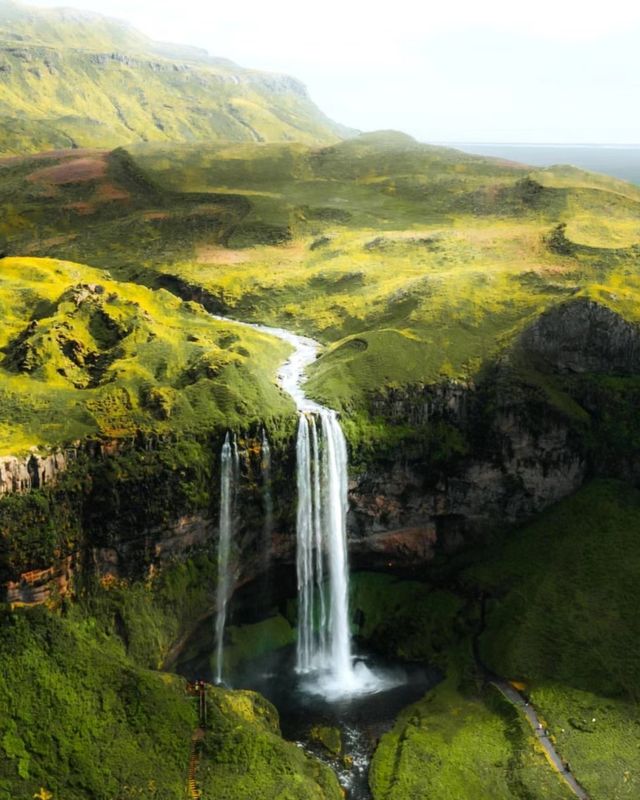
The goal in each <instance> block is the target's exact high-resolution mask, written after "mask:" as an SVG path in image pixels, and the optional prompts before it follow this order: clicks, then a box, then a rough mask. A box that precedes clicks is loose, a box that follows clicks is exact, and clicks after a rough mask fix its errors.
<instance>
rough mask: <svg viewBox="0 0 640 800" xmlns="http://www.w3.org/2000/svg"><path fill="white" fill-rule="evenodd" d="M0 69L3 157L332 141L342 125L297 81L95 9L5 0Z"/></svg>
mask: <svg viewBox="0 0 640 800" xmlns="http://www.w3.org/2000/svg"><path fill="white" fill-rule="evenodd" d="M79 43H81V46H79ZM0 68H2V76H3V79H2V83H1V85H0V117H1V118H2V122H1V123H0V153H25V152H38V151H39V150H45V149H51V148H58V147H70V146H74V147H75V146H79V147H85V146H94V145H99V146H103V147H104V146H110V147H113V146H116V145H117V144H124V143H130V142H136V141H165V142H166V141H170V142H179V141H197V140H203V141H217V140H229V141H291V140H298V141H304V142H308V143H315V142H331V141H335V140H336V139H337V138H338V135H339V130H340V129H339V126H337V125H336V124H335V123H333V122H332V121H331V120H329V119H328V118H327V117H325V116H324V114H322V112H320V111H319V109H318V108H317V107H316V106H315V105H314V104H313V103H312V102H311V100H310V99H309V97H308V96H307V94H306V92H305V90H304V88H303V87H302V86H301V85H300V84H298V83H297V82H296V81H294V80H293V79H291V78H288V77H285V76H280V75H269V74H266V73H260V72H256V71H252V70H246V69H242V68H241V67H238V66H236V65H235V64H232V63H231V62H228V61H224V60H222V59H214V58H209V57H207V56H206V54H205V53H203V52H202V51H198V50H196V49H195V48H188V47H180V46H177V45H163V44H159V43H155V42H152V41H151V40H149V39H147V38H146V37H144V36H142V35H141V34H139V33H137V32H136V31H135V30H133V29H131V28H129V27H128V26H127V25H125V24H121V23H118V22H117V21H114V20H110V19H108V18H105V17H101V16H99V15H97V14H86V13H82V12H75V11H73V10H71V11H70V10H68V9H67V10H60V9H36V8H33V7H28V6H22V5H19V4H15V3H12V2H6V0H3V1H2V2H1V3H0ZM70 86H73V91H70V90H69V87H70Z"/></svg>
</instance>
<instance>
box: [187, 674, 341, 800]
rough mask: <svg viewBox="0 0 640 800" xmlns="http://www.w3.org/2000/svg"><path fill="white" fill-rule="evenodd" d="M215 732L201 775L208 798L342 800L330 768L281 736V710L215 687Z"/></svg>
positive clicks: (205, 749) (208, 740)
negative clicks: (278, 720) (279, 725)
mask: <svg viewBox="0 0 640 800" xmlns="http://www.w3.org/2000/svg"><path fill="white" fill-rule="evenodd" d="M208 713H209V717H210V719H211V720H212V730H211V732H209V733H208V734H207V736H206V737H205V739H204V742H203V754H204V757H205V763H204V764H203V765H202V766H201V768H200V771H199V779H200V781H201V785H202V789H203V793H204V796H205V797H207V796H215V797H216V798H220V800H236V798H238V800H239V798H247V797H251V798H256V800H272V798H273V800H340V798H342V796H343V794H342V790H341V789H340V787H339V786H338V781H337V779H336V777H335V775H334V773H333V772H332V771H331V770H330V769H329V767H327V766H325V765H324V764H321V763H320V762H319V761H316V760H315V759H313V758H310V757H308V756H306V755H305V754H304V753H303V751H302V750H301V749H300V748H298V747H297V746H296V745H294V744H291V743H289V742H284V741H283V740H282V739H281V738H280V736H279V735H278V733H279V728H278V722H277V712H276V711H275V709H274V708H273V706H271V704H270V703H268V702H267V701H266V700H265V699H264V698H262V697H260V695H257V694H255V693H254V692H246V691H245V692H234V693H233V694H230V693H228V692H224V691H221V690H219V689H215V688H214V689H211V690H210V692H209V703H208Z"/></svg>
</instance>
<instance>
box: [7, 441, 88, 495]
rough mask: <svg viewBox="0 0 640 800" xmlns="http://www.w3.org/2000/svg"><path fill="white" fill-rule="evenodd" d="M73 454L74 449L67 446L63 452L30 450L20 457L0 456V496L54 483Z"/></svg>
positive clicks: (73, 456) (74, 453)
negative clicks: (30, 451)
mask: <svg viewBox="0 0 640 800" xmlns="http://www.w3.org/2000/svg"><path fill="white" fill-rule="evenodd" d="M75 455H76V450H75V449H74V448H69V449H68V450H66V451H64V452H63V451H52V452H50V453H44V454H42V453H38V452H32V453H31V454H29V455H28V456H22V457H16V456H0V496H2V495H7V494H13V493H16V492H28V491H30V490H31V489H40V488H41V487H43V486H48V485H51V484H52V483H55V481H56V480H57V479H58V477H59V476H60V474H61V473H63V472H64V471H65V470H66V468H67V464H68V462H69V460H73V459H74V458H75Z"/></svg>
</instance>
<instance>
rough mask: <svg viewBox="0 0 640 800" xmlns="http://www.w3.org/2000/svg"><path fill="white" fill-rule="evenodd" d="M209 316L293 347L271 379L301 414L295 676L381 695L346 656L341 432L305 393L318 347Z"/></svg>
mask: <svg viewBox="0 0 640 800" xmlns="http://www.w3.org/2000/svg"><path fill="white" fill-rule="evenodd" d="M215 319H219V320H220V321H222V322H225V323H232V324H234V325H240V326H243V327H246V328H251V329H252V330H254V331H257V332H260V333H263V334H266V335H268V336H275V337H277V338H278V339H280V340H282V341H283V342H286V343H287V344H289V345H291V347H292V352H291V354H290V356H289V358H288V359H287V361H286V362H285V363H284V364H283V365H282V366H281V367H280V369H279V370H278V374H277V379H278V383H279V385H280V387H281V388H282V389H283V390H284V391H285V392H286V393H287V394H289V395H290V397H291V399H292V400H293V401H294V403H295V404H296V407H297V410H298V414H299V421H298V436H297V442H296V456H297V477H296V481H297V489H298V508H297V518H296V540H297V555H296V569H297V578H298V644H297V657H296V666H297V671H298V672H299V673H301V674H303V675H311V676H312V680H311V681H305V683H306V688H307V689H308V690H309V691H312V692H315V693H318V692H319V693H321V694H323V695H324V696H325V697H328V696H330V695H332V696H334V697H339V696H346V695H350V696H353V695H355V694H362V693H365V692H372V691H379V690H380V688H381V687H382V685H383V684H384V681H382V679H381V678H380V677H379V676H378V675H376V674H375V673H373V672H372V671H370V670H369V669H368V668H367V667H366V666H365V665H364V664H362V663H358V664H356V665H355V667H354V665H353V657H352V652H351V636H350V630H349V564H348V555H347V536H346V516H347V488H348V471H347V467H348V460H347V447H346V443H345V438H344V434H343V432H342V428H341V427H340V423H339V421H338V417H337V415H336V413H335V411H333V410H331V409H329V408H326V407H325V406H322V405H320V404H319V403H316V402H315V401H313V400H311V399H310V398H308V397H307V395H306V394H305V391H304V388H303V383H304V376H305V371H306V369H307V368H308V367H309V366H310V365H311V364H312V363H313V362H314V361H315V359H316V358H317V356H318V352H319V350H320V345H319V344H318V342H315V341H314V340H313V339H309V338H307V337H305V336H299V335H297V334H295V333H291V331H287V330H283V329H282V328H271V327H268V326H266V325H254V324H251V323H247V322H240V321H238V320H229V319H227V318H225V317H219V316H216V317H215ZM263 463H264V462H263ZM265 508H266V496H265Z"/></svg>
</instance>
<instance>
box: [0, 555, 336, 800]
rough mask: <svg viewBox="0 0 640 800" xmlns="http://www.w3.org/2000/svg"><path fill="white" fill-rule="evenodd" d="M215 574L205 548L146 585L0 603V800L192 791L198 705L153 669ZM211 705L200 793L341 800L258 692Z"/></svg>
mask: <svg viewBox="0 0 640 800" xmlns="http://www.w3.org/2000/svg"><path fill="white" fill-rule="evenodd" d="M215 569H216V566H215V563H213V562H210V561H208V560H207V559H206V558H204V557H201V558H200V559H196V560H195V561H193V562H191V563H189V564H186V565H184V564H182V565H181V564H175V565H172V566H171V567H169V568H167V569H165V570H164V571H163V572H162V573H161V574H160V575H157V576H156V577H155V578H153V579H150V580H149V581H147V582H144V583H143V582H135V581H133V582H129V581H124V580H120V581H105V582H103V583H102V585H101V586H93V587H92V588H91V590H90V591H89V592H87V591H86V589H87V587H85V592H84V593H83V599H82V600H81V601H80V602H79V603H77V604H75V605H71V606H68V605H67V607H66V608H65V609H64V610H63V613H61V614H60V613H55V612H52V611H50V610H47V609H45V608H42V607H40V608H34V609H17V610H14V611H10V610H8V609H7V608H6V607H5V608H2V609H0V667H1V672H0V798H2V800H10V798H11V799H13V798H16V797H25V798H26V797H32V796H33V795H34V794H36V793H37V792H40V790H41V789H45V790H46V791H48V792H50V793H51V794H52V795H53V798H59V797H64V798H67V799H68V800H81V799H82V800H85V798H87V797H94V798H96V800H101V799H102V798H104V800H106V798H109V800H115V799H116V798H117V799H118V800H120V799H121V800H125V798H127V799H129V798H137V797H140V798H148V800H169V799H171V800H176V799H177V798H186V797H187V792H186V788H187V787H186V778H187V767H188V763H189V756H190V751H191V736H192V733H193V731H194V730H195V728H196V726H197V724H198V716H197V706H196V703H195V700H194V699H192V698H191V697H190V696H188V695H187V693H186V691H185V689H186V686H185V682H184V681H183V680H182V679H181V678H178V677H177V676H175V675H171V674H168V673H161V672H158V671H156V670H155V667H157V666H158V665H159V664H160V662H161V661H162V660H163V658H164V656H165V655H166V652H167V648H168V647H169V645H170V644H172V643H175V642H176V641H177V640H179V639H180V638H181V636H182V635H183V634H184V633H185V632H186V631H189V630H191V629H192V627H193V625H194V624H195V623H196V622H197V620H198V619H199V616H200V614H201V613H202V609H203V606H204V605H206V604H207V603H208V602H209V603H210V601H211V598H210V596H209V590H208V588H207V587H211V586H214V584H213V582H212V581H211V574H215ZM208 705H209V709H208V719H209V729H208V732H207V736H206V738H205V740H204V743H203V749H202V754H201V761H200V767H199V769H200V774H199V776H198V777H199V779H200V781H201V783H202V785H203V787H204V789H205V796H207V795H208V794H210V793H212V794H215V796H216V797H220V798H225V800H245V799H246V798H247V797H256V798H264V800H271V799H272V798H273V799H275V798H291V799H292V800H294V798H299V800H307V798H314V800H338V798H340V797H341V795H340V792H339V790H338V785H337V781H336V779H335V777H334V776H333V774H332V773H331V772H330V770H328V768H326V767H324V766H323V765H321V764H320V763H319V762H317V761H316V760H315V759H312V758H309V757H307V756H306V755H305V754H304V753H303V752H302V751H301V750H299V749H298V748H297V747H296V746H295V745H294V744H292V743H288V742H285V741H284V740H283V739H282V738H281V737H280V733H279V725H278V718H277V713H276V712H275V709H273V708H272V707H271V706H270V705H269V704H268V703H267V702H266V701H265V700H262V699H261V698H260V697H259V696H257V695H253V694H252V693H249V692H231V691H226V690H222V689H211V690H210V695H209V703H208ZM214 787H215V788H214Z"/></svg>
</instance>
